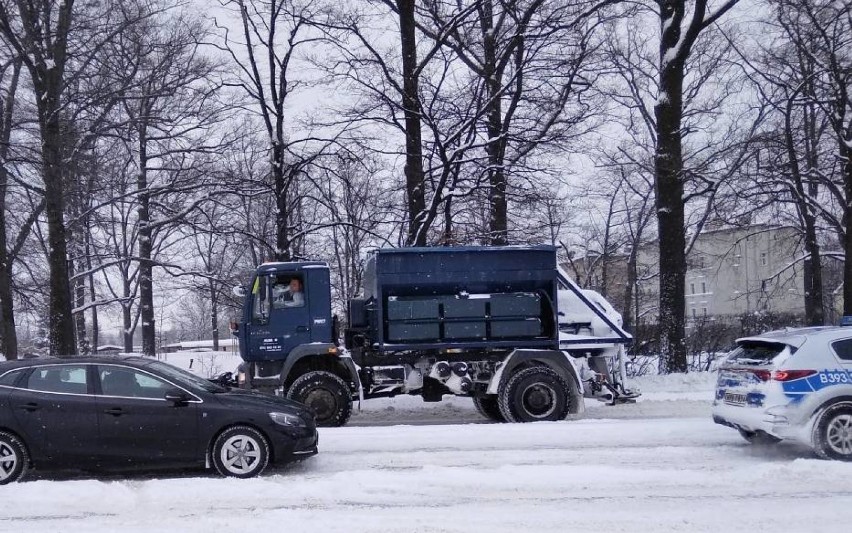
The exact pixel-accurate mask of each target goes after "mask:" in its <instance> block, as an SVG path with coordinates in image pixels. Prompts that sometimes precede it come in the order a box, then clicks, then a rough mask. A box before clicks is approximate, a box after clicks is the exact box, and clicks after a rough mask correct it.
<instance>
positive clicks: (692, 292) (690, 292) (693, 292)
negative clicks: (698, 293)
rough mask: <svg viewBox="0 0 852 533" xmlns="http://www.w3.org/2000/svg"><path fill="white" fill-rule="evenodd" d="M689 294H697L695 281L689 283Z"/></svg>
mask: <svg viewBox="0 0 852 533" xmlns="http://www.w3.org/2000/svg"><path fill="white" fill-rule="evenodd" d="M689 294H695V283H690V284H689Z"/></svg>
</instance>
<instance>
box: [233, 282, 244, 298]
mask: <svg viewBox="0 0 852 533" xmlns="http://www.w3.org/2000/svg"><path fill="white" fill-rule="evenodd" d="M231 293H232V294H233V295H234V296H236V297H237V298H245V297H246V288H245V287H243V286H242V285H237V286H236V287H231Z"/></svg>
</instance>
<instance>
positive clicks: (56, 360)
mask: <svg viewBox="0 0 852 533" xmlns="http://www.w3.org/2000/svg"><path fill="white" fill-rule="evenodd" d="M152 361H156V359H151V358H149V357H140V356H138V355H99V356H96V357H90V356H87V357H36V358H32V359H18V360H16V361H0V370H11V369H13V368H27V367H31V366H39V365H44V364H48V365H51V364H63V363H67V364H79V363H104V364H107V363H116V362H127V363H136V364H138V365H146V364H148V363H150V362H152Z"/></svg>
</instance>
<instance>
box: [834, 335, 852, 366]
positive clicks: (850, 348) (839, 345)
mask: <svg viewBox="0 0 852 533" xmlns="http://www.w3.org/2000/svg"><path fill="white" fill-rule="evenodd" d="M831 347H832V348H833V349H834V353H836V354H837V356H838V357H839V358H841V359H843V360H844V361H852V339H843V340H841V341H834V342H832V343H831Z"/></svg>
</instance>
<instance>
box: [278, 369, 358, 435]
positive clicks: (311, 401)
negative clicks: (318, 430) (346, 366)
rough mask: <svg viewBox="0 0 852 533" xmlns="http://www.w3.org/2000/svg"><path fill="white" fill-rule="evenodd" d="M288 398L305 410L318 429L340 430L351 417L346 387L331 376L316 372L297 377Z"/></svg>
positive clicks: (350, 402) (343, 382)
mask: <svg viewBox="0 0 852 533" xmlns="http://www.w3.org/2000/svg"><path fill="white" fill-rule="evenodd" d="M287 397H288V398H290V399H293V400H296V401H297V402H301V403H303V404H305V405H306V406H308V407H309V408H310V409H311V410H312V411H313V412H314V415H315V416H316V420H317V426H320V427H340V426H342V425H344V424H346V422H348V421H349V417H350V416H352V393H351V392H350V391H349V386H348V385H346V382H345V381H343V379H341V378H340V376H337V375H335V374H332V373H331V372H326V371H324V370H315V371H313V372H308V373H307V374H304V375H302V376H299V377H298V378H297V379H296V381H294V382H293V384H292V385H290V389H289V390H288V391H287Z"/></svg>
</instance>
